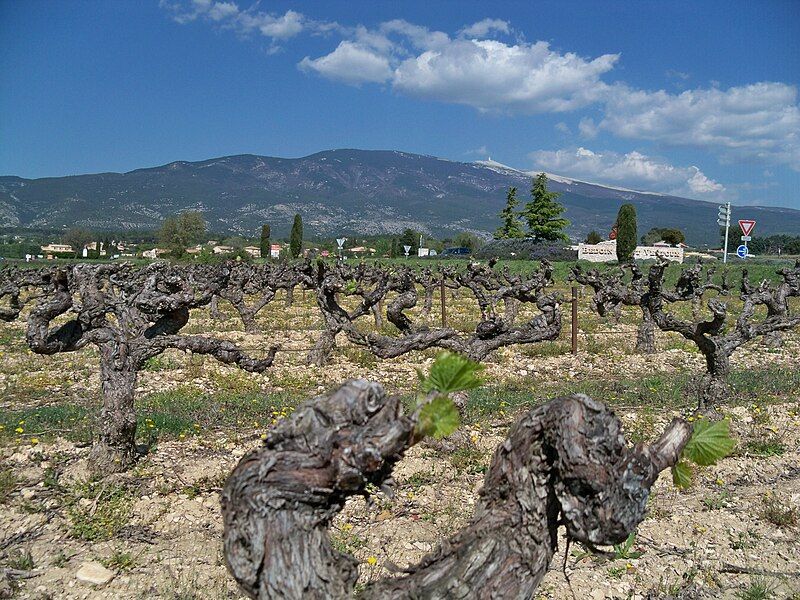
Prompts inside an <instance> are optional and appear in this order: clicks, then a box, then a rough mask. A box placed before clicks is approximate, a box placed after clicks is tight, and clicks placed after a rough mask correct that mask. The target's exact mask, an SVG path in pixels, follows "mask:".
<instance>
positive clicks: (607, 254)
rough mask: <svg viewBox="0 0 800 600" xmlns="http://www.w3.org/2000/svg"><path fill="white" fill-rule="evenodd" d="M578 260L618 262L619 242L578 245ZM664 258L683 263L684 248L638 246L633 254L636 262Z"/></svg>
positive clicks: (609, 241)
mask: <svg viewBox="0 0 800 600" xmlns="http://www.w3.org/2000/svg"><path fill="white" fill-rule="evenodd" d="M575 249H576V250H577V251H578V260H588V261H589V262H611V261H614V260H617V240H606V241H603V242H600V243H599V244H578V246H577V247H575ZM657 255H658V256H662V257H664V258H666V259H667V260H671V261H673V262H679V263H682V262H683V248H673V247H671V246H636V250H634V252H633V258H634V259H635V260H648V259H654V258H656V256H657Z"/></svg>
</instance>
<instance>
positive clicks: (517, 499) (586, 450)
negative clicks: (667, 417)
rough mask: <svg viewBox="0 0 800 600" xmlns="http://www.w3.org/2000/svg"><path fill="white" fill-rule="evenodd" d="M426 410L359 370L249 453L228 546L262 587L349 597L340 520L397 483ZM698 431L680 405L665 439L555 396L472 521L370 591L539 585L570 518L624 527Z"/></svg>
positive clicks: (498, 472) (521, 433)
mask: <svg viewBox="0 0 800 600" xmlns="http://www.w3.org/2000/svg"><path fill="white" fill-rule="evenodd" d="M416 418H417V416H416V413H415V414H412V415H408V416H406V415H403V414H402V410H401V402H400V399H399V398H397V397H389V398H387V397H386V395H385V393H384V391H383V388H382V387H381V386H380V385H378V384H375V383H370V382H366V381H351V382H348V383H346V384H345V385H344V386H342V387H341V388H340V389H339V390H338V391H336V392H335V393H334V394H332V395H331V396H329V397H321V398H317V399H314V400H313V401H311V402H310V403H307V404H305V405H303V406H302V407H300V408H299V409H298V410H297V411H296V412H295V413H294V414H293V415H292V416H291V417H289V418H288V419H286V420H285V421H283V422H281V423H280V424H279V425H278V426H277V427H275V428H274V429H273V430H272V431H271V433H270V434H269V437H268V439H267V440H266V442H265V445H264V447H262V448H260V449H258V450H255V451H253V452H251V453H250V454H248V455H247V456H245V457H244V458H243V459H242V460H241V461H240V463H239V464H238V465H237V467H236V468H235V469H234V471H233V473H232V474H231V476H230V477H229V479H228V481H227V483H226V484H225V488H224V490H223V494H222V512H223V519H224V525H225V556H226V559H227V561H228V566H229V569H230V571H231V573H232V574H233V575H234V577H235V578H236V580H237V581H238V582H239V584H240V586H241V588H242V589H243V590H244V591H245V592H246V593H247V594H248V595H249V596H250V597H252V598H259V599H261V600H265V599H268V598H286V599H301V598H302V599H323V598H324V599H328V598H348V597H350V595H351V594H352V590H353V587H354V585H355V583H356V578H357V572H356V563H355V561H354V559H353V558H352V557H351V556H349V555H346V554H342V553H341V552H339V551H337V550H335V549H334V548H333V547H332V546H331V543H330V539H329V537H328V532H327V529H328V527H329V525H330V523H331V521H332V519H333V518H334V516H335V515H336V514H337V513H338V512H339V511H340V510H341V509H342V507H343V505H344V501H345V499H346V498H347V496H351V495H354V494H361V493H363V492H364V490H365V488H366V486H367V485H368V484H374V485H378V486H381V485H383V484H388V483H390V481H391V471H392V468H393V466H394V464H395V463H396V462H397V461H398V460H400V459H401V458H402V456H403V453H404V452H405V451H406V450H407V449H408V448H409V447H411V446H412V445H413V444H415V443H416V442H418V441H419V438H418V436H417V435H416V433H415V426H416ZM690 435H691V426H690V425H689V424H688V423H686V422H685V421H683V420H680V419H676V420H675V421H673V423H672V424H671V425H670V426H669V427H668V428H667V430H666V431H665V432H664V434H663V435H662V436H661V438H659V440H658V441H657V442H656V443H655V444H653V445H652V446H649V447H645V446H642V445H637V446H635V447H634V448H629V447H628V446H627V445H626V443H625V439H624V437H623V435H622V431H621V424H620V422H619V420H618V419H617V418H616V417H615V416H614V414H613V413H612V412H611V411H610V410H609V409H608V408H606V407H605V406H604V405H603V404H601V403H599V402H595V401H593V400H591V399H589V398H588V397H586V396H571V397H564V398H557V399H555V400H551V401H550V402H548V403H546V404H544V405H542V406H540V407H537V408H536V409H534V410H532V411H530V412H529V413H527V414H525V415H523V416H522V418H520V419H519V420H518V421H517V423H516V424H515V425H514V427H513V428H512V429H511V432H510V434H509V437H508V439H507V440H506V441H505V442H504V443H503V444H501V445H500V446H499V447H498V448H497V450H496V452H495V455H494V458H493V460H492V464H491V466H490V468H489V471H488V473H487V475H486V479H485V482H484V487H483V490H482V491H481V492H480V500H479V502H478V504H477V507H476V510H475V515H474V517H473V518H472V520H471V522H470V523H469V524H468V525H467V526H466V527H464V528H463V529H462V530H460V531H459V532H457V533H456V534H455V535H454V536H452V537H451V538H450V539H449V540H447V541H445V542H443V543H442V544H440V546H439V547H438V548H437V549H436V550H435V551H434V552H433V553H432V554H430V555H428V556H427V557H425V558H424V559H423V560H422V561H421V562H420V563H419V564H418V565H415V566H413V567H411V568H409V569H407V570H406V573H407V574H406V575H405V576H403V577H399V578H392V579H384V580H380V581H378V582H375V583H373V584H370V585H368V586H367V588H366V589H365V591H364V592H363V596H362V597H364V598H381V599H396V598H408V599H412V598H415V599H416V598H442V599H443V598H487V599H488V598H503V599H505V598H512V599H513V598H519V599H523V598H531V597H532V595H533V592H534V590H535V589H536V586H537V585H538V583H539V581H540V580H541V578H542V577H543V576H544V574H545V573H546V571H547V568H548V565H549V563H550V560H551V558H552V556H553V553H554V551H555V548H556V539H557V538H556V532H557V529H558V526H559V525H561V524H564V525H565V526H566V529H567V534H568V535H569V537H570V538H572V539H575V540H579V541H581V542H584V543H586V544H588V545H590V546H594V545H599V544H612V543H618V542H621V541H622V540H624V539H625V538H626V536H627V535H628V534H629V533H630V532H631V531H632V530H633V529H634V528H635V527H636V525H637V524H638V523H639V522H640V521H641V520H642V518H643V517H644V511H645V505H646V502H647V497H648V493H649V489H650V486H651V485H652V483H653V482H654V481H655V479H656V477H657V476H658V473H659V472H660V471H662V470H663V469H665V468H667V467H669V466H671V465H672V464H674V463H675V462H676V461H677V459H678V456H679V454H680V452H681V450H682V448H683V446H684V445H685V444H686V442H687V441H688V439H689V437H690Z"/></svg>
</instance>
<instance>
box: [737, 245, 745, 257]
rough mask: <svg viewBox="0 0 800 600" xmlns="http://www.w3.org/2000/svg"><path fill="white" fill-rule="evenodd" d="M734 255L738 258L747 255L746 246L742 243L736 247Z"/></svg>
mask: <svg viewBox="0 0 800 600" xmlns="http://www.w3.org/2000/svg"><path fill="white" fill-rule="evenodd" d="M736 256H738V257H739V258H746V257H747V246H745V245H744V244H742V245H741V246H739V247H738V248H737V249H736Z"/></svg>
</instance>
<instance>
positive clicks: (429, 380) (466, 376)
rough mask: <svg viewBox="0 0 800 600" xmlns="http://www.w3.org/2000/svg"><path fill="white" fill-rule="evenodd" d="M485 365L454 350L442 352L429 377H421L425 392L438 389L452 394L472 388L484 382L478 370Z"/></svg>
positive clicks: (440, 391) (443, 392)
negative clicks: (478, 375)
mask: <svg viewBox="0 0 800 600" xmlns="http://www.w3.org/2000/svg"><path fill="white" fill-rule="evenodd" d="M481 369H483V365H480V364H478V363H476V362H475V361H472V360H469V359H468V358H465V357H463V356H461V355H460V354H454V353H452V352H441V353H439V355H438V356H437V357H436V361H435V362H434V363H433V366H432V367H431V372H430V374H429V375H428V376H427V377H421V378H420V381H421V385H422V391H423V392H430V391H437V392H439V393H440V394H450V393H452V392H460V391H462V390H471V389H473V388H476V387H478V386H479V385H481V383H483V382H482V381H481V380H480V378H479V377H477V375H476V374H477V372H478V371H480V370H481Z"/></svg>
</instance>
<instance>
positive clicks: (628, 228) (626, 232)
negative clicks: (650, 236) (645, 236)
mask: <svg viewBox="0 0 800 600" xmlns="http://www.w3.org/2000/svg"><path fill="white" fill-rule="evenodd" d="M616 227H617V260H618V261H619V262H620V263H627V262H630V261H631V260H633V253H634V252H635V251H636V208H635V207H634V206H633V204H623V205H622V206H620V208H619V213H618V214H617V225H616Z"/></svg>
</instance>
